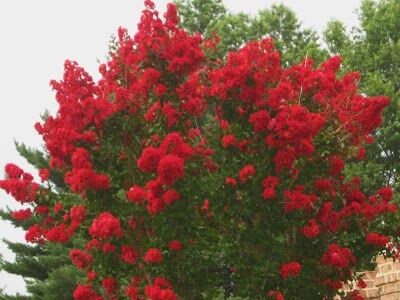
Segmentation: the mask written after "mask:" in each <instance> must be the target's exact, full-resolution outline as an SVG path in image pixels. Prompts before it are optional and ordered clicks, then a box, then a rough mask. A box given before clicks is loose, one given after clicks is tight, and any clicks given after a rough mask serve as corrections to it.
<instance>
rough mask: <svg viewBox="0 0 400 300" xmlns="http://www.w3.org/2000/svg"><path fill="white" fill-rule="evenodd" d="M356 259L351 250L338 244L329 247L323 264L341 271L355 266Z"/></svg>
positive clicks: (323, 257) (323, 258)
mask: <svg viewBox="0 0 400 300" xmlns="http://www.w3.org/2000/svg"><path fill="white" fill-rule="evenodd" d="M355 262H356V258H355V257H354V256H353V253H352V252H351V250H350V249H349V248H344V247H340V246H339V245H338V244H331V245H329V247H328V249H327V251H326V252H325V253H324V255H323V256H322V263H323V264H325V265H327V266H332V267H335V268H339V269H345V268H348V267H351V266H353V265H354V264H355Z"/></svg>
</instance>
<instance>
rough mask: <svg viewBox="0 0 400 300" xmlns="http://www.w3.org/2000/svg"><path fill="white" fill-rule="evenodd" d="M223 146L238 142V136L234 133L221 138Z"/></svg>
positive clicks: (233, 144) (226, 146)
mask: <svg viewBox="0 0 400 300" xmlns="http://www.w3.org/2000/svg"><path fill="white" fill-rule="evenodd" d="M221 144H222V147H224V148H228V147H230V146H235V145H236V144H237V140H236V137H235V136H234V135H233V134H228V135H224V136H223V137H222V139H221Z"/></svg>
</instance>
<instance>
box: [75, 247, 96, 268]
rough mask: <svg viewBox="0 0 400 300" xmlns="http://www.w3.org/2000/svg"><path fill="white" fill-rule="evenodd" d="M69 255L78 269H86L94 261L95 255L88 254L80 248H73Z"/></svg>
mask: <svg viewBox="0 0 400 300" xmlns="http://www.w3.org/2000/svg"><path fill="white" fill-rule="evenodd" d="M69 257H70V259H71V261H72V263H73V264H74V266H75V267H77V268H78V269H86V268H87V267H89V266H90V265H91V263H92V261H93V257H92V256H91V255H90V254H87V253H86V252H84V251H82V250H79V249H72V250H71V251H70V252H69Z"/></svg>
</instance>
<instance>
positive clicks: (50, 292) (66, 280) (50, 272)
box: [0, 143, 83, 300]
mask: <svg viewBox="0 0 400 300" xmlns="http://www.w3.org/2000/svg"><path fill="white" fill-rule="evenodd" d="M15 145H16V149H17V151H18V153H19V154H20V155H21V156H22V157H24V158H26V160H27V162H28V163H29V164H31V165H32V166H34V167H36V168H39V169H41V168H46V167H47V166H48V157H47V156H46V155H45V153H43V152H41V151H39V150H37V149H32V148H29V147H26V146H25V145H24V144H22V143H21V144H20V143H16V144H15ZM52 184H53V185H54V186H56V187H57V189H58V190H62V189H64V185H65V184H64V182H63V180H62V178H61V177H58V176H57V174H53V176H52ZM0 217H1V218H2V219H3V220H8V221H10V222H11V223H12V224H13V225H14V226H15V227H21V228H22V229H24V230H25V229H27V228H28V227H29V226H30V225H31V224H32V223H34V221H35V220H34V219H32V220H30V221H27V222H16V221H15V220H14V218H13V217H12V211H11V210H1V211H0ZM4 243H5V244H6V245H7V247H8V248H9V249H10V250H11V251H12V252H13V253H14V254H15V261H14V262H8V261H4V260H2V261H1V263H0V269H1V270H3V271H5V272H7V273H10V274H15V275H20V276H22V277H23V278H24V280H25V282H26V289H27V292H28V294H29V295H28V296H25V295H19V294H17V295H15V296H11V295H6V294H4V292H1V293H0V299H4V300H23V299H49V300H50V299H70V296H69V295H71V293H72V291H73V289H74V288H75V286H76V284H77V282H78V280H79V278H80V277H82V276H83V275H82V273H81V272H79V271H78V270H77V269H76V268H74V267H73V266H72V264H71V262H70V259H69V255H68V253H69V248H68V247H65V246H60V245H57V244H46V245H35V246H30V245H27V244H24V243H15V242H11V241H8V240H4Z"/></svg>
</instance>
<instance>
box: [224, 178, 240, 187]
mask: <svg viewBox="0 0 400 300" xmlns="http://www.w3.org/2000/svg"><path fill="white" fill-rule="evenodd" d="M225 183H226V184H229V185H232V186H235V185H236V184H237V180H236V179H235V178H233V177H226V178H225Z"/></svg>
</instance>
